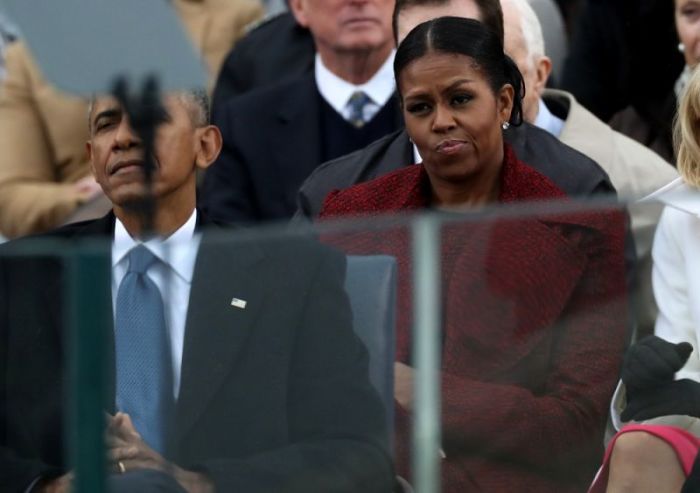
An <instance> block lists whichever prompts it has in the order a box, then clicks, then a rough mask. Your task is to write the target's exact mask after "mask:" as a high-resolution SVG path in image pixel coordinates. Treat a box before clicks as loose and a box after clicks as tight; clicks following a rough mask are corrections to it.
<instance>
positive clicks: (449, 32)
mask: <svg viewBox="0 0 700 493" xmlns="http://www.w3.org/2000/svg"><path fill="white" fill-rule="evenodd" d="M394 73H395V77H396V80H397V86H398V92H399V95H400V98H401V104H402V107H403V115H404V118H405V121H406V129H407V131H408V133H409V135H410V137H411V139H412V140H413V142H414V143H415V145H416V147H417V150H418V152H419V153H420V155H421V156H422V158H423V162H422V164H419V165H415V166H411V167H407V168H404V169H401V170H399V171H396V172H393V173H390V174H388V175H385V176H382V177H380V178H378V179H375V180H373V181H370V182H367V183H363V184H360V185H356V186H354V187H352V188H349V189H347V190H344V191H335V192H333V193H331V194H330V195H329V196H328V197H327V198H326V201H325V205H324V209H323V211H322V213H321V217H322V218H326V219H327V218H332V217H336V216H348V215H353V216H363V215H376V214H386V213H394V212H404V211H418V210H423V209H427V208H434V209H441V210H448V211H457V212H461V211H463V210H465V209H473V208H478V207H482V206H485V205H488V204H493V203H503V204H509V203H513V202H522V201H530V202H531V201H549V200H565V199H566V197H565V194H564V193H563V192H562V191H561V190H560V189H559V188H558V187H557V186H556V185H555V184H554V183H552V182H551V181H550V180H549V179H548V178H546V177H545V176H543V175H541V174H540V173H538V172H537V171H535V170H534V169H533V168H531V167H530V166H528V165H527V164H525V163H523V162H522V161H519V160H518V158H517V157H516V156H515V155H514V153H513V151H512V150H511V149H510V147H508V145H506V144H504V142H503V136H502V129H504V128H507V126H508V125H509V124H519V123H520V121H521V99H522V95H523V83H522V76H521V75H520V72H519V71H518V69H517V67H516V66H515V64H514V63H513V62H512V61H511V60H510V59H509V58H508V57H507V56H505V55H504V53H503V47H502V45H501V42H500V40H499V38H498V37H497V36H496V35H494V34H493V33H492V32H491V31H490V30H488V28H486V27H484V26H483V25H482V24H480V23H479V22H476V21H473V20H469V19H461V18H459V19H458V18H451V17H444V18H439V19H435V20H432V21H429V22H426V23H424V24H421V25H420V26H418V27H417V28H416V29H414V30H413V31H412V32H411V33H410V34H409V35H408V36H407V38H406V39H405V40H404V41H403V42H402V44H401V45H400V46H399V48H398V51H397V53H396V58H395V62H394ZM328 240H329V241H332V242H334V243H335V244H337V245H340V246H341V247H343V248H344V249H345V250H346V251H348V252H350V253H360V254H362V253H364V254H369V253H386V254H390V255H394V256H395V257H396V258H397V259H398V262H399V296H398V299H399V301H398V303H399V308H398V326H397V351H396V354H397V363H396V365H395V370H396V372H395V383H396V385H395V398H396V401H397V404H398V405H397V409H398V411H397V416H396V419H397V422H396V427H397V468H398V472H399V474H402V475H405V476H407V475H409V472H408V471H407V464H408V459H409V443H410V413H411V409H412V406H413V400H412V392H411V388H412V386H411V382H412V375H413V370H412V368H411V354H410V346H411V333H410V328H411V320H410V317H411V306H412V305H411V285H410V279H411V272H410V269H411V259H410V242H409V238H408V235H407V233H406V231H403V230H401V229H400V228H396V229H393V230H391V231H382V232H371V231H368V232H364V233H358V234H351V235H345V236H343V237H340V236H337V237H332V238H331V237H329V238H328ZM623 244H624V216H623V214H621V213H620V212H619V211H616V210H612V209H610V210H606V211H603V212H568V213H566V214H564V213H559V214H557V215H547V214H539V215H537V216H533V215H532V214H529V215H527V216H524V217H516V216H514V215H508V216H504V215H500V216H498V217H495V216H493V217H491V219H489V220H488V221H485V220H480V221H474V220H473V218H472V221H470V222H468V223H467V222H466V221H465V222H461V223H459V224H458V223H452V222H451V223H448V224H447V225H446V226H444V227H443V229H442V235H441V248H442V258H441V260H442V272H443V275H442V293H443V298H444V300H443V307H444V308H443V317H442V320H443V334H442V337H443V351H442V367H441V382H442V430H443V435H442V449H443V451H444V453H445V458H444V460H443V461H442V480H443V489H444V490H445V491H448V492H452V491H459V492H461V491H488V492H499V491H504V492H512V491H533V492H567V491H585V489H586V486H587V485H588V484H590V481H591V479H592V477H593V474H594V473H595V468H596V464H597V463H598V462H599V461H600V457H601V454H602V443H603V428H604V424H605V419H606V415H607V407H608V403H609V401H610V397H611V395H612V391H613V389H614V386H615V383H616V381H617V378H618V374H619V366H620V363H621V357H622V352H623V347H624V344H625V338H626V337H625V334H626V327H627V322H626V297H625V272H624V260H623V246H624V245H623Z"/></svg>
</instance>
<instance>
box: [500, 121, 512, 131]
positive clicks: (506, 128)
mask: <svg viewBox="0 0 700 493" xmlns="http://www.w3.org/2000/svg"><path fill="white" fill-rule="evenodd" d="M508 127H510V123H508V122H503V123H502V124H501V128H502V129H503V130H508Z"/></svg>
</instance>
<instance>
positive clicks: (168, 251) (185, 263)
mask: <svg viewBox="0 0 700 493" xmlns="http://www.w3.org/2000/svg"><path fill="white" fill-rule="evenodd" d="M196 224H197V210H196V209H195V210H193V211H192V215H191V216H190V218H189V219H188V220H187V221H186V222H185V224H183V225H182V226H180V228H179V229H177V230H176V231H175V232H174V233H173V234H171V235H170V236H169V237H168V238H166V239H165V240H163V239H162V238H152V239H150V240H148V241H145V242H143V244H144V245H145V246H146V248H148V249H149V250H150V251H151V253H153V255H155V256H156V257H158V258H159V259H160V260H161V261H162V262H163V263H164V264H165V265H168V266H170V268H171V269H172V270H173V272H174V273H175V274H177V276H178V277H180V278H181V279H182V280H183V281H185V282H187V283H191V282H192V274H193V273H194V263H195V261H196V260H197V249H198V247H199V243H198V242H197V241H192V240H193V239H195V234H194V231H195V226H196ZM141 243H142V242H140V241H137V240H134V239H133V238H132V237H131V235H130V234H129V232H128V231H127V230H126V228H125V227H124V224H123V223H122V222H121V221H120V220H119V218H116V221H115V225H114V244H113V246H112V267H116V266H117V264H119V263H120V262H121V261H122V260H123V259H124V257H125V256H126V255H127V254H128V253H129V252H130V251H131V249H132V248H134V247H135V246H137V245H139V244H141Z"/></svg>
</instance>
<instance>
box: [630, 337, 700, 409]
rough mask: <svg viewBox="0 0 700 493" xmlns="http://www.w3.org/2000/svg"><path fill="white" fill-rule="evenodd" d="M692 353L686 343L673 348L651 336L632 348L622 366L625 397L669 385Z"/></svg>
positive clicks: (669, 343)
mask: <svg viewBox="0 0 700 493" xmlns="http://www.w3.org/2000/svg"><path fill="white" fill-rule="evenodd" d="M692 351H693V346H691V345H690V344H688V343H687V342H681V343H679V344H673V343H671V342H668V341H665V340H663V339H661V338H660V337H657V336H654V335H651V336H647V337H645V338H644V339H642V340H641V341H639V342H637V343H636V344H634V345H632V346H631V347H630V348H629V349H628V350H627V354H625V360H624V363H623V365H622V381H623V382H624V383H625V386H626V387H627V394H628V395H630V394H633V393H635V392H636V391H637V389H645V388H651V387H656V386H658V385H661V384H664V383H668V382H672V381H673V378H674V376H675V374H676V372H677V371H678V370H680V369H681V368H683V365H685V362H686V361H688V357H689V356H690V353H691V352H692Z"/></svg>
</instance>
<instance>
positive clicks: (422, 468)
mask: <svg viewBox="0 0 700 493" xmlns="http://www.w3.org/2000/svg"><path fill="white" fill-rule="evenodd" d="M411 233H412V241H413V245H412V247H413V250H412V251H413V306H414V327H413V358H414V359H413V362H414V365H415V367H416V374H415V375H416V379H415V382H414V384H415V389H414V390H415V400H414V403H415V409H414V421H413V442H412V443H413V447H412V454H413V456H412V459H413V478H412V479H413V485H414V487H415V491H416V492H417V493H439V491H440V340H441V338H440V320H441V316H440V315H441V314H440V311H441V306H442V303H441V302H440V300H441V295H440V273H441V269H440V221H439V220H438V219H437V218H435V217H432V216H423V217H420V218H417V219H416V220H415V221H414V222H413V223H412V229H411Z"/></svg>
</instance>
